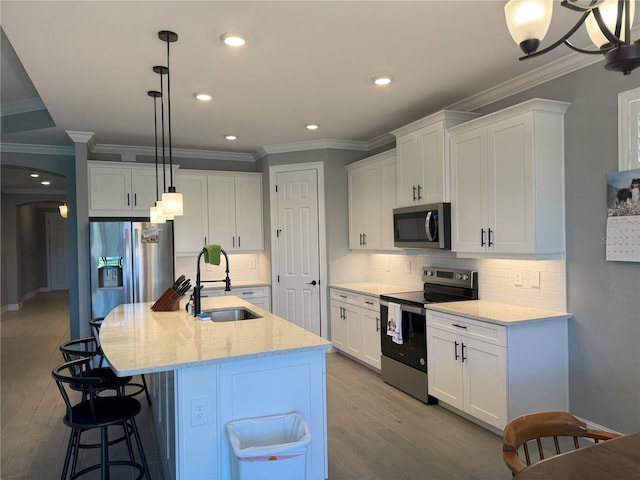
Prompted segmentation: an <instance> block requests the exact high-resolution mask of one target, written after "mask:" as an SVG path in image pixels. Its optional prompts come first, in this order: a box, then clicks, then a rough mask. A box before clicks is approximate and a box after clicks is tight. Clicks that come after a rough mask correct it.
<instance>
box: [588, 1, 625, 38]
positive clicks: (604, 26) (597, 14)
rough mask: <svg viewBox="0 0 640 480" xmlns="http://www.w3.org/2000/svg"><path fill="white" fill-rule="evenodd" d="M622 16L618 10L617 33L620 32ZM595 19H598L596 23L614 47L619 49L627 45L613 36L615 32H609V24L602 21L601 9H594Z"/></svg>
mask: <svg viewBox="0 0 640 480" xmlns="http://www.w3.org/2000/svg"><path fill="white" fill-rule="evenodd" d="M620 15H621V13H620V10H618V20H617V21H616V32H618V31H619V29H620ZM593 18H595V19H596V23H597V24H598V28H600V31H601V32H602V34H603V35H604V36H605V37H607V40H609V41H610V42H611V44H612V45H613V46H615V47H618V46H620V45H625V44H626V43H627V42H623V41H622V40H620V38H618V37H616V36H615V35H614V34H613V32H611V30H609V27H607V24H606V23H604V20H603V19H602V14H601V13H600V9H599V8H594V9H593ZM627 39H628V37H627Z"/></svg>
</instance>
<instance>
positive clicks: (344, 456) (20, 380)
mask: <svg viewBox="0 0 640 480" xmlns="http://www.w3.org/2000/svg"><path fill="white" fill-rule="evenodd" d="M67 301H68V300H67V295H66V293H65V292H52V293H42V294H39V295H37V296H36V297H34V298H32V299H30V300H29V301H27V302H25V304H24V306H23V308H22V309H21V310H20V311H19V312H5V313H3V314H2V319H1V324H0V331H1V336H2V344H1V348H2V350H1V364H0V368H1V375H2V378H1V388H2V391H1V394H2V396H1V426H2V436H1V451H2V458H1V463H0V478H1V479H3V480H9V479H25V480H27V479H28V480H48V479H58V478H60V472H61V471H62V464H63V461H64V454H65V451H66V445H67V440H68V438H69V431H68V430H69V429H68V428H67V427H65V426H64V425H63V423H62V417H63V416H64V405H63V403H62V399H61V397H60V394H59V393H58V390H57V388H56V386H55V383H54V382H53V380H52V379H51V369H52V368H53V367H54V366H56V365H58V364H59V363H61V361H62V357H61V356H60V352H59V350H58V345H59V344H60V343H62V342H64V341H66V340H68V338H69V325H68V323H69V316H68V305H67ZM141 403H142V404H143V411H142V413H141V414H140V415H139V416H138V426H139V428H140V430H141V434H142V441H143V444H144V447H145V453H146V455H147V460H148V461H149V464H150V468H151V474H152V478H153V479H154V480H162V476H161V473H160V470H159V468H158V467H159V466H158V458H159V452H158V446H157V443H156V441H155V437H154V435H153V433H152V427H151V421H150V418H151V413H150V410H149V407H147V406H146V402H144V401H142V402H141ZM151 408H153V407H151ZM327 417H328V447H329V479H330V480H343V479H344V480H347V479H358V480H374V479H384V480H389V479H402V480H414V479H415V480H423V479H424V480H427V479H433V480H447V479H492V480H493V479H505V480H506V479H508V478H511V475H510V473H509V470H508V469H507V467H506V466H505V465H504V463H503V461H502V455H501V439H500V438H499V437H498V436H496V435H494V434H492V433H490V432H488V431H486V430H484V429H482V428H480V427H478V426H476V425H474V424H473V423H470V422H468V421H466V420H464V419H462V418H460V417H458V416H457V415H454V414H452V413H450V412H448V411H447V410H445V409H443V408H442V407H440V406H437V405H425V404H423V403H421V402H419V401H418V400H415V399H413V398H412V397H409V396H408V395H405V394H404V393H402V392H400V391H398V390H396V389H395V388H393V387H391V386H389V385H387V384H385V383H384V382H382V380H381V379H380V376H379V375H378V374H376V373H375V372H372V371H370V370H369V369H367V368H365V367H363V366H361V365H359V364H357V363H355V362H353V361H351V360H349V359H348V358H346V357H344V356H342V355H340V354H337V353H330V354H327ZM312 434H313V433H312ZM120 453H123V452H118V451H116V452H114V455H118V454H120ZM93 454H94V452H90V454H84V455H83V457H82V458H81V463H82V464H83V465H89V464H92V463H94V462H95V461H96V459H97V453H96V455H93ZM114 477H115V479H117V480H121V479H128V478H131V474H130V473H129V471H126V470H124V469H122V470H120V471H118V472H116V474H115V475H114ZM87 478H89V479H92V478H99V476H98V475H95V476H94V475H90V476H88V477H87ZM186 480H191V479H186Z"/></svg>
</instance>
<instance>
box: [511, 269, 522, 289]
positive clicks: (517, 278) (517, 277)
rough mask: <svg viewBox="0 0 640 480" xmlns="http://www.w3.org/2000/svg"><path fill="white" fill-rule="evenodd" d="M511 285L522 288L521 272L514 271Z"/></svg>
mask: <svg viewBox="0 0 640 480" xmlns="http://www.w3.org/2000/svg"><path fill="white" fill-rule="evenodd" d="M513 284H514V285H516V286H517V287H521V286H522V270H516V271H515V272H513Z"/></svg>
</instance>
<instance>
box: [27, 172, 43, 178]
mask: <svg viewBox="0 0 640 480" xmlns="http://www.w3.org/2000/svg"><path fill="white" fill-rule="evenodd" d="M29 176H30V177H31V178H38V177H39V176H40V174H39V173H32V174H31V175H29Z"/></svg>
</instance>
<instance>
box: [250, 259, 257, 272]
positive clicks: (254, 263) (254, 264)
mask: <svg viewBox="0 0 640 480" xmlns="http://www.w3.org/2000/svg"><path fill="white" fill-rule="evenodd" d="M249 268H250V269H251V270H255V269H256V259H255V257H253V258H252V259H251V260H249Z"/></svg>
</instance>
